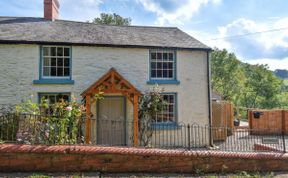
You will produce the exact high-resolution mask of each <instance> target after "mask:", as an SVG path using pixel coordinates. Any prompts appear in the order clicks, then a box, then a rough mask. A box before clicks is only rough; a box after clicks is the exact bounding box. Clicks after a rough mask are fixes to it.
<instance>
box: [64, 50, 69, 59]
mask: <svg viewBox="0 0 288 178" xmlns="http://www.w3.org/2000/svg"><path fill="white" fill-rule="evenodd" d="M64 56H67V57H69V56H70V48H64Z"/></svg>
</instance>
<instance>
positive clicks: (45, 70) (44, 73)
mask: <svg viewBox="0 0 288 178" xmlns="http://www.w3.org/2000/svg"><path fill="white" fill-rule="evenodd" d="M43 75H44V76H50V67H44V69H43Z"/></svg>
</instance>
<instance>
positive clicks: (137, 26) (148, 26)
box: [0, 16, 178, 29]
mask: <svg viewBox="0 0 288 178" xmlns="http://www.w3.org/2000/svg"><path fill="white" fill-rule="evenodd" d="M0 18H21V19H24V18H34V19H42V20H44V21H45V19H44V18H43V17H19V16H0ZM55 21H56V22H57V21H58V22H59V21H60V22H61V21H62V22H72V23H82V24H91V25H99V26H115V27H136V28H166V29H167V28H171V29H178V28H177V27H173V26H151V25H147V26H146V25H106V24H95V23H92V22H81V21H74V20H65V19H56V20H55Z"/></svg>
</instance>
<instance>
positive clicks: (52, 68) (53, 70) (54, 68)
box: [50, 67, 56, 76]
mask: <svg viewBox="0 0 288 178" xmlns="http://www.w3.org/2000/svg"><path fill="white" fill-rule="evenodd" d="M50 75H51V76H56V67H51V74H50Z"/></svg>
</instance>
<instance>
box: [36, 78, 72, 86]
mask: <svg viewBox="0 0 288 178" xmlns="http://www.w3.org/2000/svg"><path fill="white" fill-rule="evenodd" d="M33 84H63V85H73V84H74V80H70V79H40V80H33Z"/></svg>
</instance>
